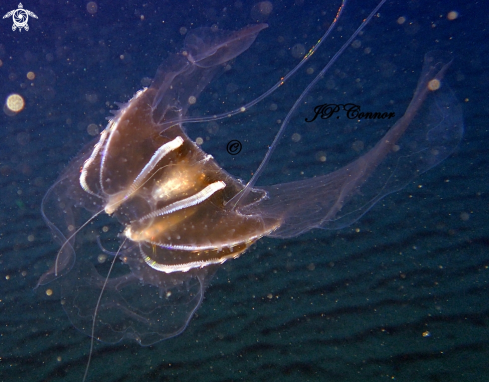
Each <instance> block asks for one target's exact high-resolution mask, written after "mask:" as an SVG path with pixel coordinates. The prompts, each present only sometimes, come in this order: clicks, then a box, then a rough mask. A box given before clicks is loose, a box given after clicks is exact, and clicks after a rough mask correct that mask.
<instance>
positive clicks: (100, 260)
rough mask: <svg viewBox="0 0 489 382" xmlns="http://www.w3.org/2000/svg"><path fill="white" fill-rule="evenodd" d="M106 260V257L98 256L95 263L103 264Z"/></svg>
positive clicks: (103, 255)
mask: <svg viewBox="0 0 489 382" xmlns="http://www.w3.org/2000/svg"><path fill="white" fill-rule="evenodd" d="M106 260H107V255H105V254H100V255H98V257H97V261H98V262H99V264H103V263H105V261H106Z"/></svg>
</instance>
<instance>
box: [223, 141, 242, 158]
mask: <svg viewBox="0 0 489 382" xmlns="http://www.w3.org/2000/svg"><path fill="white" fill-rule="evenodd" d="M242 147H243V146H242V145H241V142H240V141H238V140H237V139H233V140H232V141H229V143H228V144H227V146H226V150H227V151H228V153H229V154H231V155H237V154H239V153H240V152H241V149H242Z"/></svg>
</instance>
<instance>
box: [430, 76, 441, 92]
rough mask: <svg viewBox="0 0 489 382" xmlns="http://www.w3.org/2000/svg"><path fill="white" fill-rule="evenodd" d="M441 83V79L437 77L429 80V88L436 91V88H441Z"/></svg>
mask: <svg viewBox="0 0 489 382" xmlns="http://www.w3.org/2000/svg"><path fill="white" fill-rule="evenodd" d="M440 85H441V84H440V80H437V79H436V78H435V79H432V80H431V81H430V82H428V89H429V90H431V91H433V92H434V91H435V90H438V89H440Z"/></svg>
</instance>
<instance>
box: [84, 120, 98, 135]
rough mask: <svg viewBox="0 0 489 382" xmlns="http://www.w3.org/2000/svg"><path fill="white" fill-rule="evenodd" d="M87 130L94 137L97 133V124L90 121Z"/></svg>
mask: <svg viewBox="0 0 489 382" xmlns="http://www.w3.org/2000/svg"><path fill="white" fill-rule="evenodd" d="M87 132H88V134H90V135H91V136H92V137H94V136H95V135H97V134H98V133H99V129H98V126H97V125H96V124H95V123H91V124H90V125H88V126H87Z"/></svg>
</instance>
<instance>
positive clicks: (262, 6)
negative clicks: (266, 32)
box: [251, 1, 273, 21]
mask: <svg viewBox="0 0 489 382" xmlns="http://www.w3.org/2000/svg"><path fill="white" fill-rule="evenodd" d="M272 10H273V5H272V3H271V2H270V1H262V2H260V3H256V4H255V5H254V6H253V8H252V9H251V18H252V19H253V20H255V21H265V20H266V19H267V18H268V16H269V15H270V13H272Z"/></svg>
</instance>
